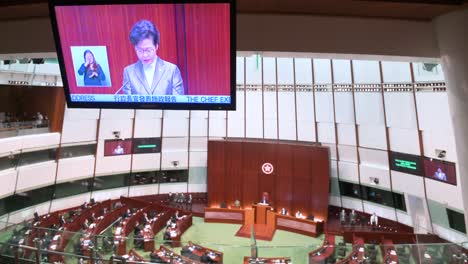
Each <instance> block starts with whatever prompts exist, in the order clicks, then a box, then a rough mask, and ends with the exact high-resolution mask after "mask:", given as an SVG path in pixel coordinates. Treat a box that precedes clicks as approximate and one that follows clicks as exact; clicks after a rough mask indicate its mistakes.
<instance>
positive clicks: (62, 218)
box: [59, 215, 67, 226]
mask: <svg viewBox="0 0 468 264" xmlns="http://www.w3.org/2000/svg"><path fill="white" fill-rule="evenodd" d="M66 222H67V221H66V220H65V216H64V215H61V216H60V218H59V224H60V226H63V225H64V224H65V223H66Z"/></svg>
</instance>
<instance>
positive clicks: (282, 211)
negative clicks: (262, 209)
mask: <svg viewBox="0 0 468 264" xmlns="http://www.w3.org/2000/svg"><path fill="white" fill-rule="evenodd" d="M280 214H281V215H288V210H286V208H284V207H283V208H281V211H280Z"/></svg>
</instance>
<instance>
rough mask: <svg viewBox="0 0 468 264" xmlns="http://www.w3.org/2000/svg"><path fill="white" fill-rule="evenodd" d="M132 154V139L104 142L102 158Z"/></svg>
mask: <svg viewBox="0 0 468 264" xmlns="http://www.w3.org/2000/svg"><path fill="white" fill-rule="evenodd" d="M129 154H132V139H125V140H121V139H113V140H106V141H104V156H119V155H129Z"/></svg>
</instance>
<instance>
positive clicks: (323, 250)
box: [309, 234, 335, 264]
mask: <svg viewBox="0 0 468 264" xmlns="http://www.w3.org/2000/svg"><path fill="white" fill-rule="evenodd" d="M334 252H335V236H334V235H328V234H327V235H326V236H325V239H324V240H323V244H322V246H321V247H319V248H318V249H316V250H314V251H311V252H309V264H323V263H326V261H327V258H329V257H331V256H333V253H334Z"/></svg>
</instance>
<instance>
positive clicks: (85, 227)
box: [82, 219, 89, 230]
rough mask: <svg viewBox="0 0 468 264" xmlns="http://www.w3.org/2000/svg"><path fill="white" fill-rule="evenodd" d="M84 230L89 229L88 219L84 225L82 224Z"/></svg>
mask: <svg viewBox="0 0 468 264" xmlns="http://www.w3.org/2000/svg"><path fill="white" fill-rule="evenodd" d="M82 228H83V230H86V229H88V228H89V221H88V219H85V220H84V222H83V224H82Z"/></svg>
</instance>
